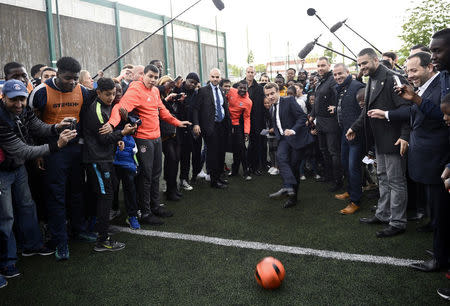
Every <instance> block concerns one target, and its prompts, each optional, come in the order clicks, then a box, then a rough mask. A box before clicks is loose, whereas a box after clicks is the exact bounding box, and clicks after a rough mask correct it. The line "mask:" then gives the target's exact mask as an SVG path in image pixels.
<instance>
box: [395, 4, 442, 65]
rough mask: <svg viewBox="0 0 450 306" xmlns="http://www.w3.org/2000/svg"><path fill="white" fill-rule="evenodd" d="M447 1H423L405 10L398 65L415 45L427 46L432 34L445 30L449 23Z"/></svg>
mask: <svg viewBox="0 0 450 306" xmlns="http://www.w3.org/2000/svg"><path fill="white" fill-rule="evenodd" d="M448 5H449V2H448V0H423V1H421V2H420V4H419V5H418V6H416V7H413V8H409V9H407V10H406V16H405V17H404V21H405V23H404V24H403V25H402V30H403V31H402V34H401V35H399V37H400V38H401V39H402V40H403V42H404V44H403V47H402V48H401V49H400V50H399V58H400V59H399V63H400V64H403V62H404V61H405V59H406V58H407V57H408V55H409V49H410V48H411V47H412V46H414V45H417V44H423V45H425V46H428V45H429V44H430V41H431V36H432V35H433V33H434V32H437V31H439V30H442V29H444V28H446V26H447V24H448V23H449V21H450V10H449V9H448Z"/></svg>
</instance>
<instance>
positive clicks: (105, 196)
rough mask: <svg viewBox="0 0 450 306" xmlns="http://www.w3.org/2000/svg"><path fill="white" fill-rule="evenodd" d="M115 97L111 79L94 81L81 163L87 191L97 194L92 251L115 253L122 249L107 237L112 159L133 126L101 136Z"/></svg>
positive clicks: (111, 190) (84, 133)
mask: <svg viewBox="0 0 450 306" xmlns="http://www.w3.org/2000/svg"><path fill="white" fill-rule="evenodd" d="M115 97H116V86H115V84H114V81H113V80H112V79H110V78H101V79H99V80H98V82H97V99H96V100H95V102H94V103H92V104H91V105H89V107H88V108H87V109H86V112H85V113H84V116H85V118H84V119H85V122H84V125H83V135H84V142H85V145H84V146H83V162H84V163H85V164H87V176H88V182H89V186H90V188H92V191H93V192H95V193H96V195H97V224H96V226H97V232H98V238H97V244H96V245H95V248H94V250H95V251H97V252H102V251H118V250H121V249H123V248H124V247H125V244H124V243H121V242H116V241H113V240H111V239H110V237H109V236H108V227H109V210H110V209H111V205H112V201H113V195H114V191H113V184H112V172H113V167H114V166H113V160H114V149H115V147H116V145H117V143H118V142H119V141H120V140H121V139H122V137H123V136H125V135H130V134H132V133H134V131H135V130H136V126H132V125H131V124H129V123H127V124H125V127H124V128H123V130H116V131H113V132H112V133H108V134H100V133H99V132H98V131H99V129H100V128H101V127H102V126H103V125H104V124H105V123H106V122H108V120H109V117H110V116H111V109H112V103H113V101H114V98H115Z"/></svg>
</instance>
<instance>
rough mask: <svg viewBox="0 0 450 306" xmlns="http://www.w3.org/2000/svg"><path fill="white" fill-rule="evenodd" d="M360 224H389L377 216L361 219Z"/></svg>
mask: <svg viewBox="0 0 450 306" xmlns="http://www.w3.org/2000/svg"><path fill="white" fill-rule="evenodd" d="M359 222H361V223H366V224H386V223H387V222H383V221H381V220H380V219H378V218H377V217H375V216H372V217H367V218H359Z"/></svg>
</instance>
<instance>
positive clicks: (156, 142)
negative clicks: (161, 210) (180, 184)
mask: <svg viewBox="0 0 450 306" xmlns="http://www.w3.org/2000/svg"><path fill="white" fill-rule="evenodd" d="M135 140H136V145H137V147H138V152H137V159H138V162H139V173H138V176H137V191H138V194H137V196H138V204H139V209H140V210H141V213H142V216H146V215H149V214H151V213H152V210H155V209H157V208H158V207H159V206H160V198H159V178H160V176H161V172H162V144H161V138H157V139H140V138H135Z"/></svg>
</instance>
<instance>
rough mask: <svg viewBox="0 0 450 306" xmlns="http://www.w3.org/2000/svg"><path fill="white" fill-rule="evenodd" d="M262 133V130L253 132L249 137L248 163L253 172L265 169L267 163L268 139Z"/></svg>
mask: <svg viewBox="0 0 450 306" xmlns="http://www.w3.org/2000/svg"><path fill="white" fill-rule="evenodd" d="M260 133H261V130H252V131H250V135H249V142H248V154H247V161H248V167H249V168H250V169H251V170H252V171H256V170H261V169H263V167H264V166H265V163H266V162H267V142H266V141H265V139H266V137H265V136H261V135H260Z"/></svg>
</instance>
